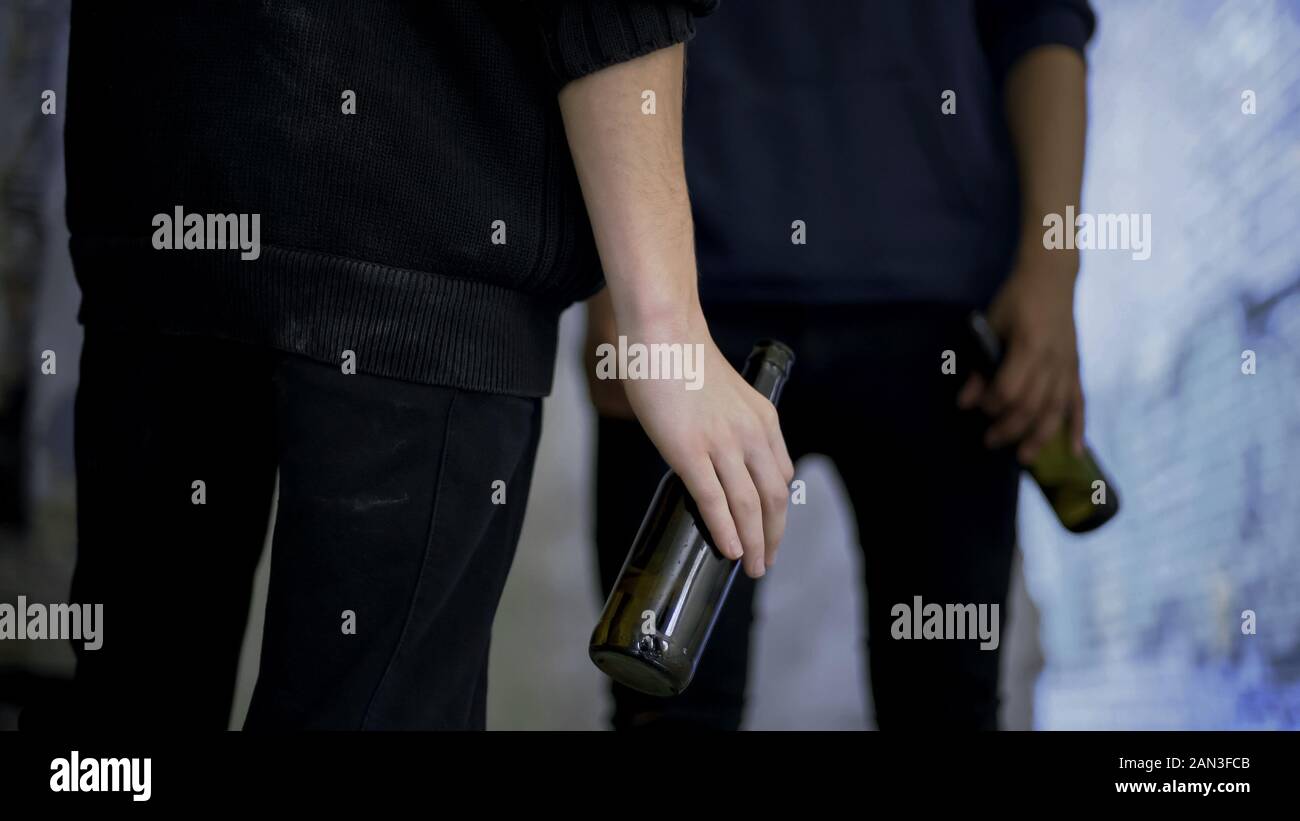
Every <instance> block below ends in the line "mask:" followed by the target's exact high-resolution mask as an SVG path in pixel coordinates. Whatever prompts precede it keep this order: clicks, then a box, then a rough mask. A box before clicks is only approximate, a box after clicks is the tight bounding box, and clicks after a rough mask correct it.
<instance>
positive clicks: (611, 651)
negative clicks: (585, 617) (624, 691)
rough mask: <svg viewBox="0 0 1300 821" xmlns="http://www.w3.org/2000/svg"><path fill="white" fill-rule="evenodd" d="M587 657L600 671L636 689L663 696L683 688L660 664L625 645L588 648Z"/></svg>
mask: <svg viewBox="0 0 1300 821" xmlns="http://www.w3.org/2000/svg"><path fill="white" fill-rule="evenodd" d="M590 656H591V660H592V661H593V662H595V663H596V666H597V667H599V668H600V670H601V672H603V673H604V674H605V675H607V676H609V677H610V678H612V679H614V680H615V681H617V682H618V683H619V684H622V685H623V686H624V687H631V688H632V689H633V690H636V691H637V692H640V693H645V694H646V695H650V696H661V697H667V696H675V695H677V694H678V693H680V692H681V691H682V690H684V689H686V686H685V685H684V684H679V682H678V680H677V677H676V676H674V675H673V674H672V672H671V671H670V670H669V669H668V668H667V667H665V666H664V665H663V664H662V663H660V662H658V661H655V660H654V659H651V658H647V657H646V656H643V655H639V654H638V653H636V652H633V651H631V650H628V649H627V648H625V647H608V646H606V647H592V648H591V650H590Z"/></svg>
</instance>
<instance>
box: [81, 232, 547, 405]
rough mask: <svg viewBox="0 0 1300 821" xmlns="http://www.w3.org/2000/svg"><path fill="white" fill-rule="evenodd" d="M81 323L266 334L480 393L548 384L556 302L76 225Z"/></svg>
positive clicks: (443, 278)
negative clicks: (162, 244) (156, 242)
mask: <svg viewBox="0 0 1300 821" xmlns="http://www.w3.org/2000/svg"><path fill="white" fill-rule="evenodd" d="M70 247H71V251H72V259H73V264H74V267H75V270H76V274H77V279H78V281H79V282H80V283H81V286H82V300H81V307H80V310H79V311H78V314H77V319H78V321H80V322H81V323H82V324H83V325H86V326H113V327H125V328H132V329H151V330H155V331H158V332H160V333H163V334H178V335H190V336H210V337H215V338H221V339H230V340H233V341H238V342H244V343H247V344H252V345H263V346H266V347H269V348H273V349H277V350H281V351H285V352H288V353H292V354H298V355H301V356H305V357H308V358H310V359H313V360H316V361H319V362H322V363H329V364H334V365H339V366H341V365H342V363H343V361H344V355H345V354H344V352H345V351H352V352H353V353H354V354H355V358H356V359H355V361H356V369H357V372H358V373H368V374H373V375H377V376H382V377H387V378H390V379H401V380H404V381H408V382H419V383H424V384H430V385H442V386H446V387H452V388H460V389H464V390H471V391H478V392H482V393H496V394H509V395H514V396H546V395H547V394H549V393H550V390H551V380H552V377H553V373H554V366H555V348H556V329H557V325H558V318H559V313H560V311H561V309H562V308H563V306H562V305H558V304H555V303H552V302H548V301H547V300H544V299H541V298H539V297H536V296H532V295H529V294H524V293H521V292H519V291H514V290H511V289H509V288H503V287H501V286H498V285H493V284H490V283H486V282H482V281H477V280H473V279H462V278H457V277H455V276H449V275H445V274H435V273H429V272H424V271H413V270H408V269H404V268H396V267H392V266H388V265H380V264H376V263H371V262H364V261H360V260H355V259H348V258H346V257H338V256H332V255H329V254H323V253H318V252H314V251H304V250H299V249H294V248H285V247H280V246H274V245H267V244H263V245H262V246H261V255H260V256H259V258H258V259H256V260H247V261H246V260H242V259H240V255H239V252H238V251H236V250H213V251H209V250H202V251H200V250H183V251H181V250H156V249H154V248H153V247H152V246H151V245H150V243H149V242H148V241H138V240H125V239H104V238H82V237H74V238H73V239H72V240H71V242H70Z"/></svg>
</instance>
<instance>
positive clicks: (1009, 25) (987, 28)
mask: <svg viewBox="0 0 1300 821" xmlns="http://www.w3.org/2000/svg"><path fill="white" fill-rule="evenodd" d="M976 16H977V19H978V21H979V29H980V39H981V40H982V41H983V43H984V50H985V51H986V52H987V53H988V56H989V60H990V62H991V63H992V64H993V70H994V72H995V73H996V74H997V76H998V77H999V79H1001V78H1005V77H1006V75H1007V72H1008V71H1010V69H1011V66H1012V65H1013V64H1014V63H1015V62H1016V60H1019V59H1020V58H1021V57H1023V56H1024V55H1025V53H1026V52H1028V51H1029V50H1030V49H1033V48H1037V47H1038V46H1045V45H1063V46H1069V47H1070V48H1072V49H1075V50H1076V51H1078V52H1079V53H1080V54H1083V47H1084V45H1086V44H1087V42H1088V40H1089V39H1090V38H1091V37H1092V33H1093V30H1094V29H1095V28H1096V26H1097V17H1096V15H1095V14H1094V13H1093V11H1092V7H1091V6H1090V5H1089V4H1088V0H977V1H976Z"/></svg>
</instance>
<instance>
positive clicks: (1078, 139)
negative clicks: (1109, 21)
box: [1005, 45, 1087, 283]
mask: <svg viewBox="0 0 1300 821" xmlns="http://www.w3.org/2000/svg"><path fill="white" fill-rule="evenodd" d="M1085 73H1086V72H1085V68H1084V62H1083V57H1082V56H1081V55H1080V54H1079V52H1077V51H1075V50H1074V49H1072V48H1068V47H1066V46H1058V45H1052V46H1040V47H1039V48H1036V49H1033V50H1032V51H1030V52H1028V53H1026V54H1025V56H1024V57H1022V58H1020V59H1019V60H1017V61H1016V63H1015V65H1013V66H1012V67H1011V70H1010V72H1009V73H1008V75H1007V81H1006V89H1005V92H1006V94H1005V98H1006V115H1007V125H1008V127H1009V129H1010V131H1011V138H1012V142H1013V144H1014V146H1015V152H1016V160H1017V165H1018V167H1019V172H1020V189H1021V240H1022V241H1021V251H1022V254H1025V253H1028V254H1034V255H1037V254H1038V253H1040V252H1042V251H1043V250H1044V249H1043V245H1042V239H1043V218H1044V216H1046V215H1047V214H1058V215H1062V216H1064V214H1065V208H1066V206H1067V205H1069V206H1074V207H1076V208H1077V207H1078V205H1079V193H1080V188H1081V187H1082V184H1083V153H1084V140H1085V134H1086V128H1087V103H1086V83H1085ZM1071 230H1073V226H1071ZM1053 256H1054V257H1055V259H1056V261H1057V265H1059V266H1060V267H1059V268H1058V267H1057V265H1054V266H1053V268H1054V269H1056V270H1057V271H1058V272H1059V273H1061V274H1062V275H1063V276H1065V275H1068V277H1069V278H1070V280H1071V283H1072V281H1073V276H1074V274H1075V273H1076V272H1077V268H1078V256H1077V254H1074V253H1069V252H1065V251H1061V252H1053Z"/></svg>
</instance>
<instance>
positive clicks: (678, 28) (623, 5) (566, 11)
mask: <svg viewBox="0 0 1300 821" xmlns="http://www.w3.org/2000/svg"><path fill="white" fill-rule="evenodd" d="M718 2H719V0H615V1H614V2H611V0H529V3H528V4H529V5H530V6H531V7H532V10H533V13H534V14H535V15H536V17H537V21H538V23H539V25H540V27H541V32H542V39H543V41H544V43H545V49H546V57H547V60H548V62H549V63H550V68H551V72H552V74H553V75H554V79H555V85H556V87H557V88H559V87H561V86H563V85H564V84H565V83H568V82H569V81H571V80H576V79H578V78H579V77H582V76H584V75H587V74H590V73H592V72H594V71H599V70H600V69H602V68H605V67H606V66H611V65H614V64H615V63H621V62H624V61H626V60H631V59H632V58H634V57H640V56H641V55H643V54H649V53H650V52H652V51H656V50H658V49H661V48H667V47H668V46H671V45H675V44H677V43H684V42H686V41H688V40H690V39H691V38H692V37H694V36H695V18H696V17H702V16H704V15H706V14H709V13H711V12H712V11H713V10H714V9H715V8H717V6H718Z"/></svg>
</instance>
